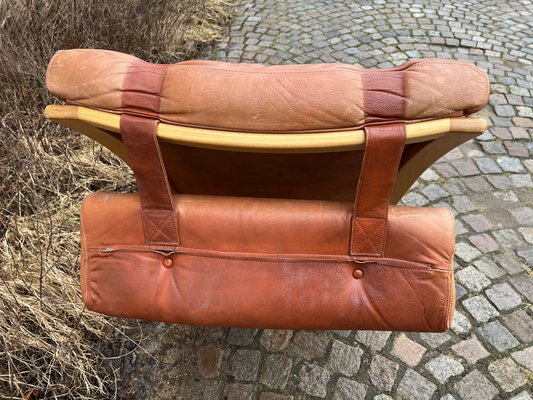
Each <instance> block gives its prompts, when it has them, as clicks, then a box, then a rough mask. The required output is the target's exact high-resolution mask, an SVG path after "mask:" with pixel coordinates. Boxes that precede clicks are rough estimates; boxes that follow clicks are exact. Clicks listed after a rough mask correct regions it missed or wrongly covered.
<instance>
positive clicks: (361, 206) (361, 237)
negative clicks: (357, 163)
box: [350, 124, 405, 257]
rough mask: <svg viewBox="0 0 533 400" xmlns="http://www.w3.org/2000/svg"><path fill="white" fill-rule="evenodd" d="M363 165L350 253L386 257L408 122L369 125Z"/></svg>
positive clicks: (355, 207)
mask: <svg viewBox="0 0 533 400" xmlns="http://www.w3.org/2000/svg"><path fill="white" fill-rule="evenodd" d="M365 134H366V144H365V153H364V156H363V165H362V167H361V173H360V174H359V183H358V185H357V194H356V196H355V204H354V215H353V220H352V232H351V238H350V254H351V255H357V256H371V257H383V253H384V251H385V236H386V233H387V215H388V209H389V203H390V195H391V192H392V189H393V188H394V185H395V183H396V176H397V174H398V168H399V165H400V160H401V157H402V153H403V148H404V146H405V124H390V125H377V126H367V127H365Z"/></svg>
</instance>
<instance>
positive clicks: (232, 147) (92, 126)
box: [45, 105, 487, 204]
mask: <svg viewBox="0 0 533 400" xmlns="http://www.w3.org/2000/svg"><path fill="white" fill-rule="evenodd" d="M45 114H46V116H47V117H48V118H49V119H50V120H52V121H56V122H58V123H60V124H61V125H64V126H66V127H69V128H71V129H73V130H75V131H78V132H80V133H83V134H84V135H86V136H88V137H89V138H91V139H93V140H95V141H96V142H98V143H100V144H102V145H103V146H105V147H106V148H108V149H109V150H111V151H112V152H113V153H115V154H116V155H117V156H118V157H120V158H121V159H123V160H124V161H125V162H126V163H128V157H127V154H126V150H125V147H124V144H123V143H122V141H121V140H120V115H117V114H113V113H108V112H104V111H98V110H94V109H90V108H85V107H80V106H71V105H61V106H59V105H52V106H48V107H47V108H46V110H45ZM486 128H487V122H486V121H485V120H484V119H481V118H444V119H439V120H432V121H423V122H415V123H410V124H407V144H408V145H409V146H406V150H405V151H404V154H403V157H402V162H401V167H400V170H399V172H398V178H397V182H396V186H395V188H394V190H393V193H392V195H391V203H392V204H395V203H397V202H398V201H399V200H400V199H401V198H402V196H403V195H404V194H405V193H406V192H407V191H408V190H409V188H410V187H411V186H412V184H413V183H414V182H415V181H416V180H417V179H418V177H419V176H420V175H421V174H422V173H423V172H424V171H425V170H426V169H427V168H429V167H430V166H431V165H432V164H434V163H435V162H436V161H437V160H438V159H439V158H441V157H442V156H444V155H445V154H446V153H448V152H449V151H451V150H453V149H454V148H456V147H457V146H459V145H461V144H462V143H464V142H466V141H468V140H470V139H472V138H474V137H476V136H477V135H479V134H480V133H482V132H483V131H484V130H485V129H486ZM157 135H158V138H159V139H160V140H161V141H162V142H165V143H167V144H170V145H175V146H177V147H182V146H189V147H197V148H204V149H211V150H219V151H223V152H224V151H227V152H244V153H280V154H287V156H288V157H290V154H304V153H315V154H316V153H338V152H352V151H355V152H357V151H362V150H363V149H364V142H365V134H364V131H363V130H362V129H359V130H352V131H336V132H335V131H334V132H324V133H299V134H284V133H278V134H263V133H246V132H231V131H217V130H208V129H198V128H190V127H183V126H176V125H170V124H165V123H160V124H159V125H158V131H157ZM332 156H333V154H332ZM167 170H168V168H167ZM170 170H172V168H170ZM170 170H168V172H169V173H170V172H171V171H170ZM357 173H358V172H357ZM354 182H356V181H354ZM174 189H176V188H174Z"/></svg>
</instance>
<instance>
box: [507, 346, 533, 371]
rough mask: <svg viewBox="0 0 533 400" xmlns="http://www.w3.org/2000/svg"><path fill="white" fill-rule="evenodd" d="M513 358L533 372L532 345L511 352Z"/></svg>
mask: <svg viewBox="0 0 533 400" xmlns="http://www.w3.org/2000/svg"><path fill="white" fill-rule="evenodd" d="M511 357H513V360H515V361H516V362H517V363H518V364H520V365H522V366H523V367H525V368H527V369H529V370H530V371H531V372H533V346H530V347H527V348H525V349H523V350H519V351H515V352H514V353H512V354H511Z"/></svg>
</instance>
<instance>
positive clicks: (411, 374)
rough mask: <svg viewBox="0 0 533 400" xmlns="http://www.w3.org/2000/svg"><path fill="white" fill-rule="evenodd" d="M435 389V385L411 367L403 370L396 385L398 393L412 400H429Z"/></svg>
mask: <svg viewBox="0 0 533 400" xmlns="http://www.w3.org/2000/svg"><path fill="white" fill-rule="evenodd" d="M436 390H437V385H435V384H434V383H432V382H430V381H429V380H427V379H426V378H424V377H423V376H422V375H420V374H419V373H418V372H416V371H415V370H413V369H411V368H408V369H407V370H406V371H405V374H404V376H403V378H402V380H401V381H400V384H399V385H398V394H399V395H400V396H403V397H404V398H406V399H413V400H429V399H431V397H432V396H433V393H435V391H436Z"/></svg>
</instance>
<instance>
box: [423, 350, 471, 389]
mask: <svg viewBox="0 0 533 400" xmlns="http://www.w3.org/2000/svg"><path fill="white" fill-rule="evenodd" d="M425 367H426V369H427V370H428V371H429V372H430V373H431V375H433V376H434V377H435V379H436V380H437V381H439V382H440V383H441V384H442V383H444V382H446V381H447V380H448V379H450V378H451V377H452V376H457V375H460V374H462V373H463V372H464V370H465V369H464V367H463V365H462V364H461V363H460V362H459V361H457V360H456V359H454V358H452V357H450V356H445V355H441V356H438V357H436V358H434V359H432V360H430V361H429V362H428V363H427V364H426V365H425Z"/></svg>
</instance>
